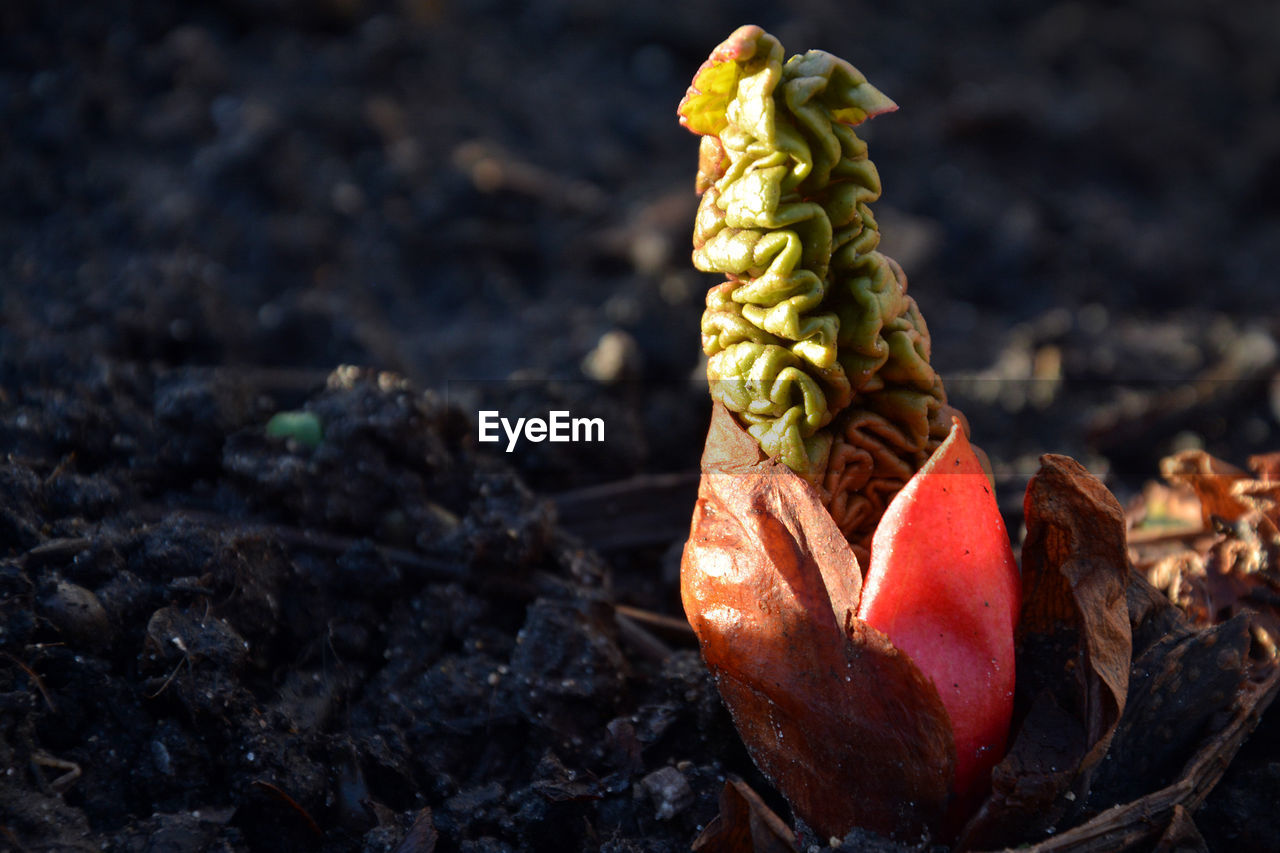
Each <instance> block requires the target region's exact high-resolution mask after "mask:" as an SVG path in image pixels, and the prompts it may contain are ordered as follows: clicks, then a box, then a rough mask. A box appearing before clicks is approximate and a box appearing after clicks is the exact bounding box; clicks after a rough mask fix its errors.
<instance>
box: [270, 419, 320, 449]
mask: <svg viewBox="0 0 1280 853" xmlns="http://www.w3.org/2000/svg"><path fill="white" fill-rule="evenodd" d="M267 435H268V436H269V437H271V438H290V439H293V440H294V441H296V442H298V444H300V445H302V446H303V447H307V448H310V449H312V450H314V449H315V448H317V447H319V446H320V442H322V441H324V427H323V426H322V425H321V423H320V418H319V417H318V416H317V415H316V414H315V413H314V412H306V411H301V410H299V411H291V412H276V413H275V414H274V415H272V416H271V420H269V421H267Z"/></svg>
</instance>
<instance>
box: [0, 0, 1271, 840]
mask: <svg viewBox="0 0 1280 853" xmlns="http://www.w3.org/2000/svg"><path fill="white" fill-rule="evenodd" d="M934 5H935V4H927V3H909V4H896V5H895V6H894V8H892V9H888V8H877V7H874V6H871V5H869V4H849V3H829V2H824V1H823V0H797V2H794V3H790V4H787V6H786V9H785V11H780V10H778V9H777V8H775V5H774V4H764V3H746V4H743V3H728V2H718V0H692V1H691V2H685V3H679V4H676V5H674V6H671V5H669V4H668V5H663V4H652V3H650V4H610V3H604V2H592V0H539V2H505V1H504V0H399V2H392V0H383V1H382V2H379V0H266V2H251V1H250V0H226V2H193V3H159V2H156V3H128V2H123V0H103V2H96V3H72V4H54V3H37V2H26V0H19V2H14V3H5V4H3V6H2V7H0V198H2V199H3V200H4V201H3V203H2V204H0V311H2V312H3V326H2V327H0V453H2V454H3V455H2V456H0V767H3V772H0V838H2V839H3V840H4V842H5V844H6V845H9V846H12V847H14V848H15V849H21V850H47V849H59V850H61V849H83V850H88V849H93V850H101V849H111V850H120V851H128V850H138V851H143V850H173V851H186V850H192V851H194V850H272V851H280V850H294V849H298V850H315V849H320V850H335V851H336V850H395V849H403V850H406V851H409V850H432V849H438V850H443V851H450V850H459V851H461V850H466V851H490V850H495V851H496V850H507V849H536V850H577V849H582V850H610V851H629V850H636V851H639V850H645V851H665V850H683V849H687V847H688V845H689V843H690V842H691V840H692V839H693V838H694V837H695V836H696V835H697V833H698V831H699V829H700V828H701V827H702V826H703V825H705V824H706V823H707V822H708V821H709V820H710V819H711V818H712V817H713V816H714V815H715V814H716V811H717V803H716V801H717V797H718V796H719V793H720V789H721V787H722V786H723V780H724V779H725V778H726V776H728V775H729V774H736V775H739V776H742V777H744V778H745V779H746V780H747V781H748V782H750V783H751V784H752V785H753V786H755V787H756V788H757V790H760V791H761V792H762V793H764V794H765V796H766V798H769V801H770V802H771V803H772V804H773V805H774V806H775V808H777V809H778V810H779V811H780V812H781V813H782V814H784V815H785V813H786V812H785V806H784V805H783V804H782V803H781V802H780V801H778V800H777V799H776V797H774V795H772V794H771V793H770V792H769V790H768V788H767V786H766V785H765V784H764V783H763V782H762V781H761V780H760V779H759V777H758V776H757V775H756V774H755V772H754V771H753V769H752V767H751V765H750V761H749V760H748V759H747V757H746V755H745V752H744V751H743V749H742V747H741V745H740V743H739V742H738V740H737V736H736V734H735V733H734V731H733V728H732V726H731V724H730V722H729V720H728V718H727V715H726V714H725V712H724V711H723V709H722V708H721V706H720V704H719V701H718V699H717V697H716V694H715V690H714V687H713V686H712V685H711V684H710V682H709V681H708V678H707V676H706V673H705V671H704V669H703V667H702V664H701V662H700V660H699V658H698V656H697V653H696V650H695V648H694V647H693V645H692V643H691V640H690V637H689V635H688V633H687V632H686V631H684V630H682V628H681V626H680V622H679V619H680V613H679V601H678V591H677V589H678V587H677V580H676V571H677V562H678V548H679V545H680V543H681V542H682V539H683V536H684V534H685V532H687V519H688V514H689V509H690V508H691V506H692V483H693V479H692V478H693V476H694V474H695V472H696V464H697V458H698V454H699V452H700V449H701V442H702V433H703V431H704V430H705V426H706V419H707V413H708V404H707V401H706V393H705V388H702V387H699V385H698V383H697V381H696V378H695V377H696V376H697V374H698V371H699V366H698V317H699V313H700V311H701V301H702V294H703V292H704V290H705V288H706V286H707V285H708V282H707V281H706V280H705V279H704V278H703V277H702V276H700V275H699V274H697V273H696V272H694V271H693V270H692V269H691V268H690V267H689V264H688V239H689V232H690V229H691V222H692V214H693V210H694V208H695V205H696V199H695V197H694V195H693V192H692V175H693V170H694V163H695V159H696V153H695V152H696V142H695V140H694V139H693V138H692V137H690V136H689V135H688V134H687V133H685V132H684V131H683V130H681V129H680V128H679V127H678V126H677V125H676V122H675V117H674V111H675V105H676V103H677V101H678V100H679V98H680V96H681V95H682V94H683V92H684V88H685V86H686V85H687V83H688V80H689V78H690V77H691V75H692V73H693V71H694V69H696V68H697V66H698V64H699V63H700V62H701V61H702V59H703V58H704V57H705V55H706V54H707V53H708V51H709V50H710V48H711V47H713V46H714V45H715V44H716V43H718V42H719V41H720V40H721V39H722V38H724V37H725V36H726V35H727V34H728V33H729V32H730V31H732V29H733V28H734V27H736V26H737V25H739V24H741V23H747V22H752V23H758V24H761V25H763V26H765V27H766V28H767V29H769V30H770V31H772V32H774V33H775V34H776V35H778V36H779V37H780V38H781V39H782V41H783V43H784V44H785V45H786V46H787V47H788V49H789V50H792V51H798V50H802V49H806V48H809V47H820V48H824V49H828V50H831V51H833V52H836V53H838V54H840V55H842V56H845V57H847V58H849V59H850V60H851V61H853V62H854V63H855V64H856V65H858V66H859V67H860V68H861V69H862V70H863V71H864V72H865V73H866V74H867V75H868V76H869V77H870V78H871V79H872V81H873V82H874V83H875V84H876V85H877V86H878V87H879V88H881V89H883V90H884V91H885V92H887V93H888V94H890V95H891V96H892V97H893V98H894V99H895V100H896V101H897V102H898V103H899V105H900V106H901V110H900V111H899V112H898V113H896V114H892V115H888V116H884V117H882V118H879V119H877V120H876V121H875V122H874V123H872V125H870V126H869V127H868V129H867V133H866V137H867V138H868V140H869V142H870V144H871V153H872V157H873V159H874V160H875V162H876V163H877V165H878V166H879V168H880V172H881V176H882V179H883V183H884V187H885V195H884V198H883V199H882V201H881V202H880V203H879V204H878V205H877V206H876V211H877V215H878V218H879V220H880V223H881V225H882V230H883V232H884V235H885V243H884V246H883V248H884V249H885V250H886V251H887V252H888V253H889V254H891V255H893V256H894V257H896V258H897V259H898V260H899V261H900V262H901V263H902V265H903V266H904V268H905V269H906V270H907V272H908V275H909V276H910V279H911V282H912V292H913V293H914V295H915V296H916V298H917V300H918V301H919V303H920V305H921V308H922V310H923V312H924V314H925V316H926V318H927V319H928V321H929V324H930V328H931V330H932V332H933V339H934V360H935V363H936V364H937V365H938V366H939V368H940V369H941V371H942V372H943V374H944V376H946V377H947V379H948V384H949V388H950V390H951V393H952V397H953V401H954V402H956V403H958V404H959V405H960V406H961V407H962V408H964V409H965V411H966V413H967V414H968V416H969V419H970V421H971V423H972V425H973V431H974V435H975V438H976V440H977V441H978V442H979V443H980V444H981V445H982V446H983V447H984V448H985V449H986V451H987V452H988V454H989V455H990V457H991V458H992V461H993V464H994V468H995V472H996V476H997V481H998V485H999V488H1000V497H1001V502H1002V505H1003V506H1004V507H1005V508H1006V510H1007V514H1008V518H1009V520H1010V526H1011V527H1012V528H1014V529H1016V526H1017V521H1018V517H1019V512H1020V501H1021V493H1022V489H1023V487H1024V486H1025V483H1026V478H1027V476H1028V475H1029V474H1030V473H1031V472H1032V471H1033V470H1034V468H1035V465H1036V459H1037V458H1038V456H1039V454H1041V453H1043V452H1045V451H1057V452H1065V453H1069V454H1071V455H1073V456H1075V457H1076V458H1078V459H1080V460H1081V461H1082V462H1084V463H1085V464H1086V465H1087V466H1088V467H1089V468H1090V469H1091V470H1092V471H1094V472H1095V473H1096V474H1098V475H1099V476H1102V477H1104V478H1105V479H1106V480H1107V482H1108V484H1109V485H1110V486H1111V487H1112V488H1113V489H1114V490H1115V491H1116V493H1117V494H1118V495H1120V496H1121V497H1122V498H1127V497H1128V496H1131V495H1133V494H1135V493H1136V492H1137V491H1138V490H1139V489H1140V488H1141V486H1142V484H1143V482H1144V481H1145V480H1146V479H1147V478H1150V477H1153V476H1155V474H1156V462H1157V460H1158V459H1159V458H1160V457H1161V456H1163V455H1164V454H1166V453H1167V452H1169V451H1170V450H1172V449H1175V448H1178V447H1187V446H1204V447H1206V448H1208V449H1210V450H1211V451H1213V452H1214V453H1215V454H1216V455H1218V456H1220V457H1222V458H1225V459H1229V460H1232V461H1236V462H1240V463H1243V461H1244V460H1245V458H1246V457H1247V456H1248V455H1249V454H1251V453H1256V452H1259V451H1263V450H1273V449H1280V424H1278V419H1280V380H1278V379H1277V376H1278V375H1280V350H1278V349H1277V340H1278V339H1280V320H1278V319H1277V318H1280V313H1278V311H1277V309H1278V308H1280V287H1278V286H1277V280H1276V272H1275V271H1276V269H1277V268H1280V202H1278V201H1277V199H1280V119H1278V118H1277V113H1276V111H1275V108H1274V106H1275V104H1276V102H1277V99H1280V54H1277V53H1276V51H1275V50H1274V34H1275V33H1276V32H1277V31H1278V30H1280V14H1278V13H1277V10H1276V8H1275V4H1273V3H1270V2H1265V0H1245V2H1240V3H1234V4H1232V6H1231V13H1230V14H1225V13H1223V12H1221V11H1220V10H1216V9H1213V8H1210V7H1208V6H1204V5H1200V4H1191V3H1173V4H1170V3H1168V2H1156V0H1135V2H1130V3H1101V2H1097V3H1093V2H1061V3H1041V4H1025V3H1014V2H1003V0H979V2H977V3H970V4H967V5H965V6H964V7H963V8H961V7H956V8H955V9H954V10H943V9H940V8H934ZM341 365H350V367H342V368H340V366H341ZM486 407H491V408H495V409H500V410H501V411H502V412H503V414H504V415H507V416H509V417H512V416H518V415H520V414H541V413H543V412H545V411H547V410H548V409H549V408H565V409H569V410H572V411H574V413H575V414H579V413H581V414H583V415H591V416H599V417H602V418H603V419H604V420H605V422H606V424H607V429H608V432H607V435H606V438H607V440H606V441H605V442H604V443H602V444H598V445H584V444H579V445H551V444H540V445H529V444H526V445H522V446H521V447H520V448H518V450H517V452H513V453H510V454H506V453H503V452H502V448H501V447H499V446H495V445H487V444H481V443H478V442H477V441H476V428H475V418H476V413H477V412H478V411H479V410H480V409H482V408H486ZM300 409H305V410H306V411H308V412H310V413H312V415H313V416H314V418H315V421H316V423H318V424H319V425H320V426H321V427H322V430H323V440H322V441H320V442H319V443H316V442H314V441H311V440H309V439H308V438H307V437H306V436H305V435H304V434H301V433H294V434H292V436H290V435H281V434H279V431H278V430H275V429H273V430H271V431H268V429H267V424H268V422H270V421H271V419H272V416H273V415H275V414H277V413H279V412H284V411H295V410H300ZM277 423H278V422H277ZM636 477H641V478H645V479H642V480H638V481H637V480H635V479H634V478H636ZM619 483H624V484H627V485H624V486H619V485H618V484H619ZM667 619H669V620H671V621H667ZM1277 797H1280V723H1277V722H1276V720H1275V712H1272V713H1271V714H1270V716H1269V717H1268V718H1266V719H1264V720H1263V722H1262V726H1261V727H1260V729H1259V730H1258V731H1257V733H1255V735H1254V738H1253V740H1252V741H1251V742H1250V745H1248V746H1246V748H1245V751H1244V753H1242V756H1241V758H1239V759H1237V763H1236V765H1235V766H1233V769H1232V770H1231V771H1230V772H1229V773H1228V775H1227V777H1226V778H1225V780H1224V781H1223V783H1222V784H1221V785H1220V786H1219V787H1218V789H1217V790H1216V791H1215V793H1214V794H1213V796H1212V797H1211V798H1210V799H1209V801H1208V803H1207V804H1206V806H1205V807H1204V808H1203V809H1202V810H1201V812H1200V813H1199V814H1198V815H1197V824H1198V825H1199V827H1200V830H1201V832H1202V833H1203V834H1204V836H1205V840H1206V841H1207V842H1208V845H1209V847H1210V848H1211V849H1222V850H1226V849H1231V850H1239V849H1260V850H1261V849H1270V848H1269V846H1268V845H1269V844H1270V843H1272V842H1273V839H1274V838H1275V836H1276V833H1277V831H1280V827H1278V826H1277V823H1276V821H1277V818H1276V815H1275V814H1274V809H1273V804H1274V802H1275V801H1276V799H1277Z"/></svg>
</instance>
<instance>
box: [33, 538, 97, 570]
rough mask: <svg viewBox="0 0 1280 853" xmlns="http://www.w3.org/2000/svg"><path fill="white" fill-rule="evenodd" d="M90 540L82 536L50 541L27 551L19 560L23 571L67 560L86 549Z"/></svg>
mask: <svg viewBox="0 0 1280 853" xmlns="http://www.w3.org/2000/svg"><path fill="white" fill-rule="evenodd" d="M90 544H91V540H89V539H88V538H86V537H84V536H75V537H71V538H66V539H50V540H49V541H48V542H41V543H40V544H39V545H37V546H35V547H34V548H32V549H30V550H29V551H27V552H26V553H25V554H23V555H22V556H21V557H20V558H19V562H20V564H21V565H22V568H24V569H33V568H37V567H39V566H46V565H48V564H49V563H52V562H54V561H56V560H61V559H68V558H71V557H74V556H75V555H76V554H79V553H80V552H81V551H83V550H84V549H85V548H88V547H89V545H90Z"/></svg>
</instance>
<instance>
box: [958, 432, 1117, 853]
mask: <svg viewBox="0 0 1280 853" xmlns="http://www.w3.org/2000/svg"><path fill="white" fill-rule="evenodd" d="M1025 512H1026V519H1027V537H1026V541H1025V543H1024V545H1023V549H1022V559H1023V569H1022V571H1023V605H1022V616H1021V622H1020V625H1019V638H1018V640H1019V642H1018V652H1019V654H1018V679H1019V683H1018V695H1019V701H1020V705H1021V707H1022V708H1024V709H1025V710H1024V712H1023V713H1024V717H1023V720H1022V724H1021V726H1020V727H1019V728H1018V730H1017V734H1016V735H1015V736H1014V741H1013V745H1012V746H1011V748H1010V750H1009V754H1008V755H1007V756H1006V757H1005V759H1004V761H1002V762H1001V763H1000V764H999V765H997V766H996V768H995V770H994V771H993V774H992V789H993V790H992V794H991V796H990V797H989V798H988V800H987V802H986V803H985V804H984V805H983V806H982V808H981V810H980V811H979V812H978V814H977V815H976V816H975V817H974V818H973V820H972V821H971V822H970V824H969V826H968V827H967V828H966V830H965V832H964V834H963V836H962V840H961V844H962V846H992V845H998V844H1011V843H1016V842H1018V841H1021V840H1025V839H1026V838H1027V837H1029V836H1030V837H1034V836H1035V834H1037V833H1038V832H1044V831H1051V828H1052V827H1054V826H1055V825H1058V826H1060V825H1062V822H1063V821H1064V820H1069V819H1070V817H1071V815H1072V814H1073V813H1074V812H1075V811H1077V810H1078V809H1079V807H1080V805H1081V804H1082V800H1083V795H1084V793H1085V792H1086V791H1087V790H1088V786H1089V781H1090V779H1091V777H1092V775H1093V771H1094V769H1095V768H1096V767H1097V765H1098V763H1099V762H1100V761H1101V760H1102V758H1103V756H1104V755H1105V754H1106V751H1107V747H1108V745H1109V744H1110V740H1111V736H1112V734H1113V732H1114V731H1115V727H1116V724H1117V722H1118V721H1119V719H1120V715H1121V713H1122V712H1123V710H1124V705H1125V697H1126V694H1127V691H1128V683H1129V663H1130V653H1131V647H1132V635H1131V631H1130V626H1129V612H1128V607H1127V604H1126V596H1125V593H1126V588H1127V585H1128V559H1127V556H1126V550H1125V531H1124V514H1123V512H1122V510H1121V509H1120V505H1119V504H1118V503H1117V502H1116V500H1115V498H1114V497H1113V496H1112V495H1111V493H1110V492H1109V491H1107V489H1106V487H1104V486H1103V485H1102V483H1100V482H1099V481H1098V480H1097V479H1095V478H1094V477H1093V476H1092V475H1090V474H1089V473H1088V472H1087V471H1086V470H1085V469H1084V468H1083V467H1082V466H1081V465H1080V464H1079V463H1077V462H1075V461H1074V460H1072V459H1070V458H1068V457H1065V456H1056V455H1046V456H1044V457H1042V459H1041V468H1040V471H1039V473H1037V474H1036V476H1035V477H1033V478H1032V480H1031V482H1030V483H1029V484H1028V486H1027V494H1026V500H1025Z"/></svg>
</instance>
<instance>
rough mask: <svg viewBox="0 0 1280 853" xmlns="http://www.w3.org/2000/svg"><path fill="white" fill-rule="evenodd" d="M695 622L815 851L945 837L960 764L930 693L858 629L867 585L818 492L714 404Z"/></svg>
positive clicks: (688, 572)
mask: <svg viewBox="0 0 1280 853" xmlns="http://www.w3.org/2000/svg"><path fill="white" fill-rule="evenodd" d="M681 581H682V583H681V592H682V597H683V599H684V605H685V612H686V614H687V615H688V617H689V621H690V624H691V625H692V626H693V628H694V631H695V632H696V633H697V634H698V639H699V641H700V642H701V645H702V653H703V658H704V659H705V660H706V662H707V666H708V667H709V668H710V670H711V672H712V673H713V675H714V676H715V678H716V682H717V685H718V686H719V688H720V694H721V696H722V697H723V698H724V701H725V704H726V705H727V706H728V708H729V710H730V712H731V713H732V714H733V718H734V722H735V723H736V724H737V727H738V731H739V733H740V734H741V735H742V739H743V742H744V743H745V744H746V746H747V748H748V750H749V751H750V753H751V756H752V758H753V759H754V760H755V762H756V765H757V766H758V767H759V768H760V769H761V770H762V771H763V772H764V773H765V775H766V776H768V777H769V778H770V780H771V781H772V782H773V783H774V784H775V785H776V786H777V787H778V789H779V790H780V791H781V792H782V793H783V795H784V796H786V798H787V800H788V801H789V802H790V803H791V806H792V808H793V809H794V810H795V812H796V814H797V816H799V817H800V818H801V819H803V820H804V821H806V822H807V823H808V824H810V825H811V826H812V827H813V828H814V829H815V830H816V831H817V832H818V833H819V836H820V837H830V836H842V835H844V833H845V832H846V831H848V830H849V828H850V827H853V826H855V825H856V826H863V827H867V828H870V829H873V830H875V831H877V832H880V833H883V834H885V835H891V836H896V837H898V838H912V839H914V838H916V837H918V836H919V835H920V834H921V833H922V832H924V831H925V830H926V828H927V827H929V826H936V825H937V823H938V821H939V820H940V819H941V817H942V815H943V813H944V811H945V808H946V805H947V798H948V792H949V790H950V787H951V780H952V776H953V773H954V765H955V747H954V745H953V743H952V738H951V728H950V722H949V720H948V717H947V714H946V711H945V709H944V708H943V706H942V702H941V699H940V698H939V697H938V692H937V690H936V689H935V688H934V686H933V684H932V683H931V682H930V681H929V680H928V679H927V678H926V677H925V676H924V675H923V674H922V673H921V672H920V670H919V668H917V667H916V666H915V664H913V663H912V662H911V660H910V659H909V658H908V657H907V656H906V655H904V654H902V653H901V652H899V651H898V650H897V649H895V648H894V647H893V645H892V644H891V643H890V642H889V640H888V638H887V637H885V636H884V635H883V634H881V633H880V632H878V631H876V630H874V629H872V628H870V627H868V626H866V625H864V624H861V623H859V622H857V621H856V620H854V619H853V618H851V617H852V614H854V613H856V611H857V605H858V600H859V596H860V594H861V572H860V570H859V568H858V564H857V560H856V559H855V558H854V556H853V553H852V551H851V550H850V547H849V544H848V542H847V541H846V540H845V539H844V537H843V536H842V535H841V534H840V531H839V529H838V528H837V527H836V525H835V522H834V521H833V520H832V519H831V516H830V515H829V514H828V513H827V511H826V509H825V508H824V507H823V505H822V502H821V500H820V498H819V496H818V494H817V492H816V490H815V489H814V488H813V487H812V486H810V485H809V484H808V483H807V482H805V481H804V480H803V479H801V478H800V477H799V476H797V475H796V474H795V473H794V472H792V471H791V470H790V469H789V468H787V467H786V466H785V465H783V464H781V463H779V462H776V461H770V460H764V459H762V458H761V453H760V450H759V446H758V444H757V443H756V442H755V440H754V439H753V438H752V437H751V436H750V435H748V434H747V433H746V432H745V431H743V430H742V429H741V428H740V427H739V426H738V424H737V423H736V422H735V420H734V419H733V416H732V415H731V414H730V413H729V412H728V410H727V409H725V408H724V407H723V406H721V405H719V404H717V405H716V407H715V412H714V414H713V416H712V425H711V431H710V433H709V435H708V437H707V448H706V453H705V454H704V456H703V476H702V482H701V485H700V488H699V495H698V503H697V508H696V509H695V511H694V518H693V526H692V530H691V533H690V538H689V542H688V544H687V545H686V547H685V553H684V561H683V567H682V573H681Z"/></svg>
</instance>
